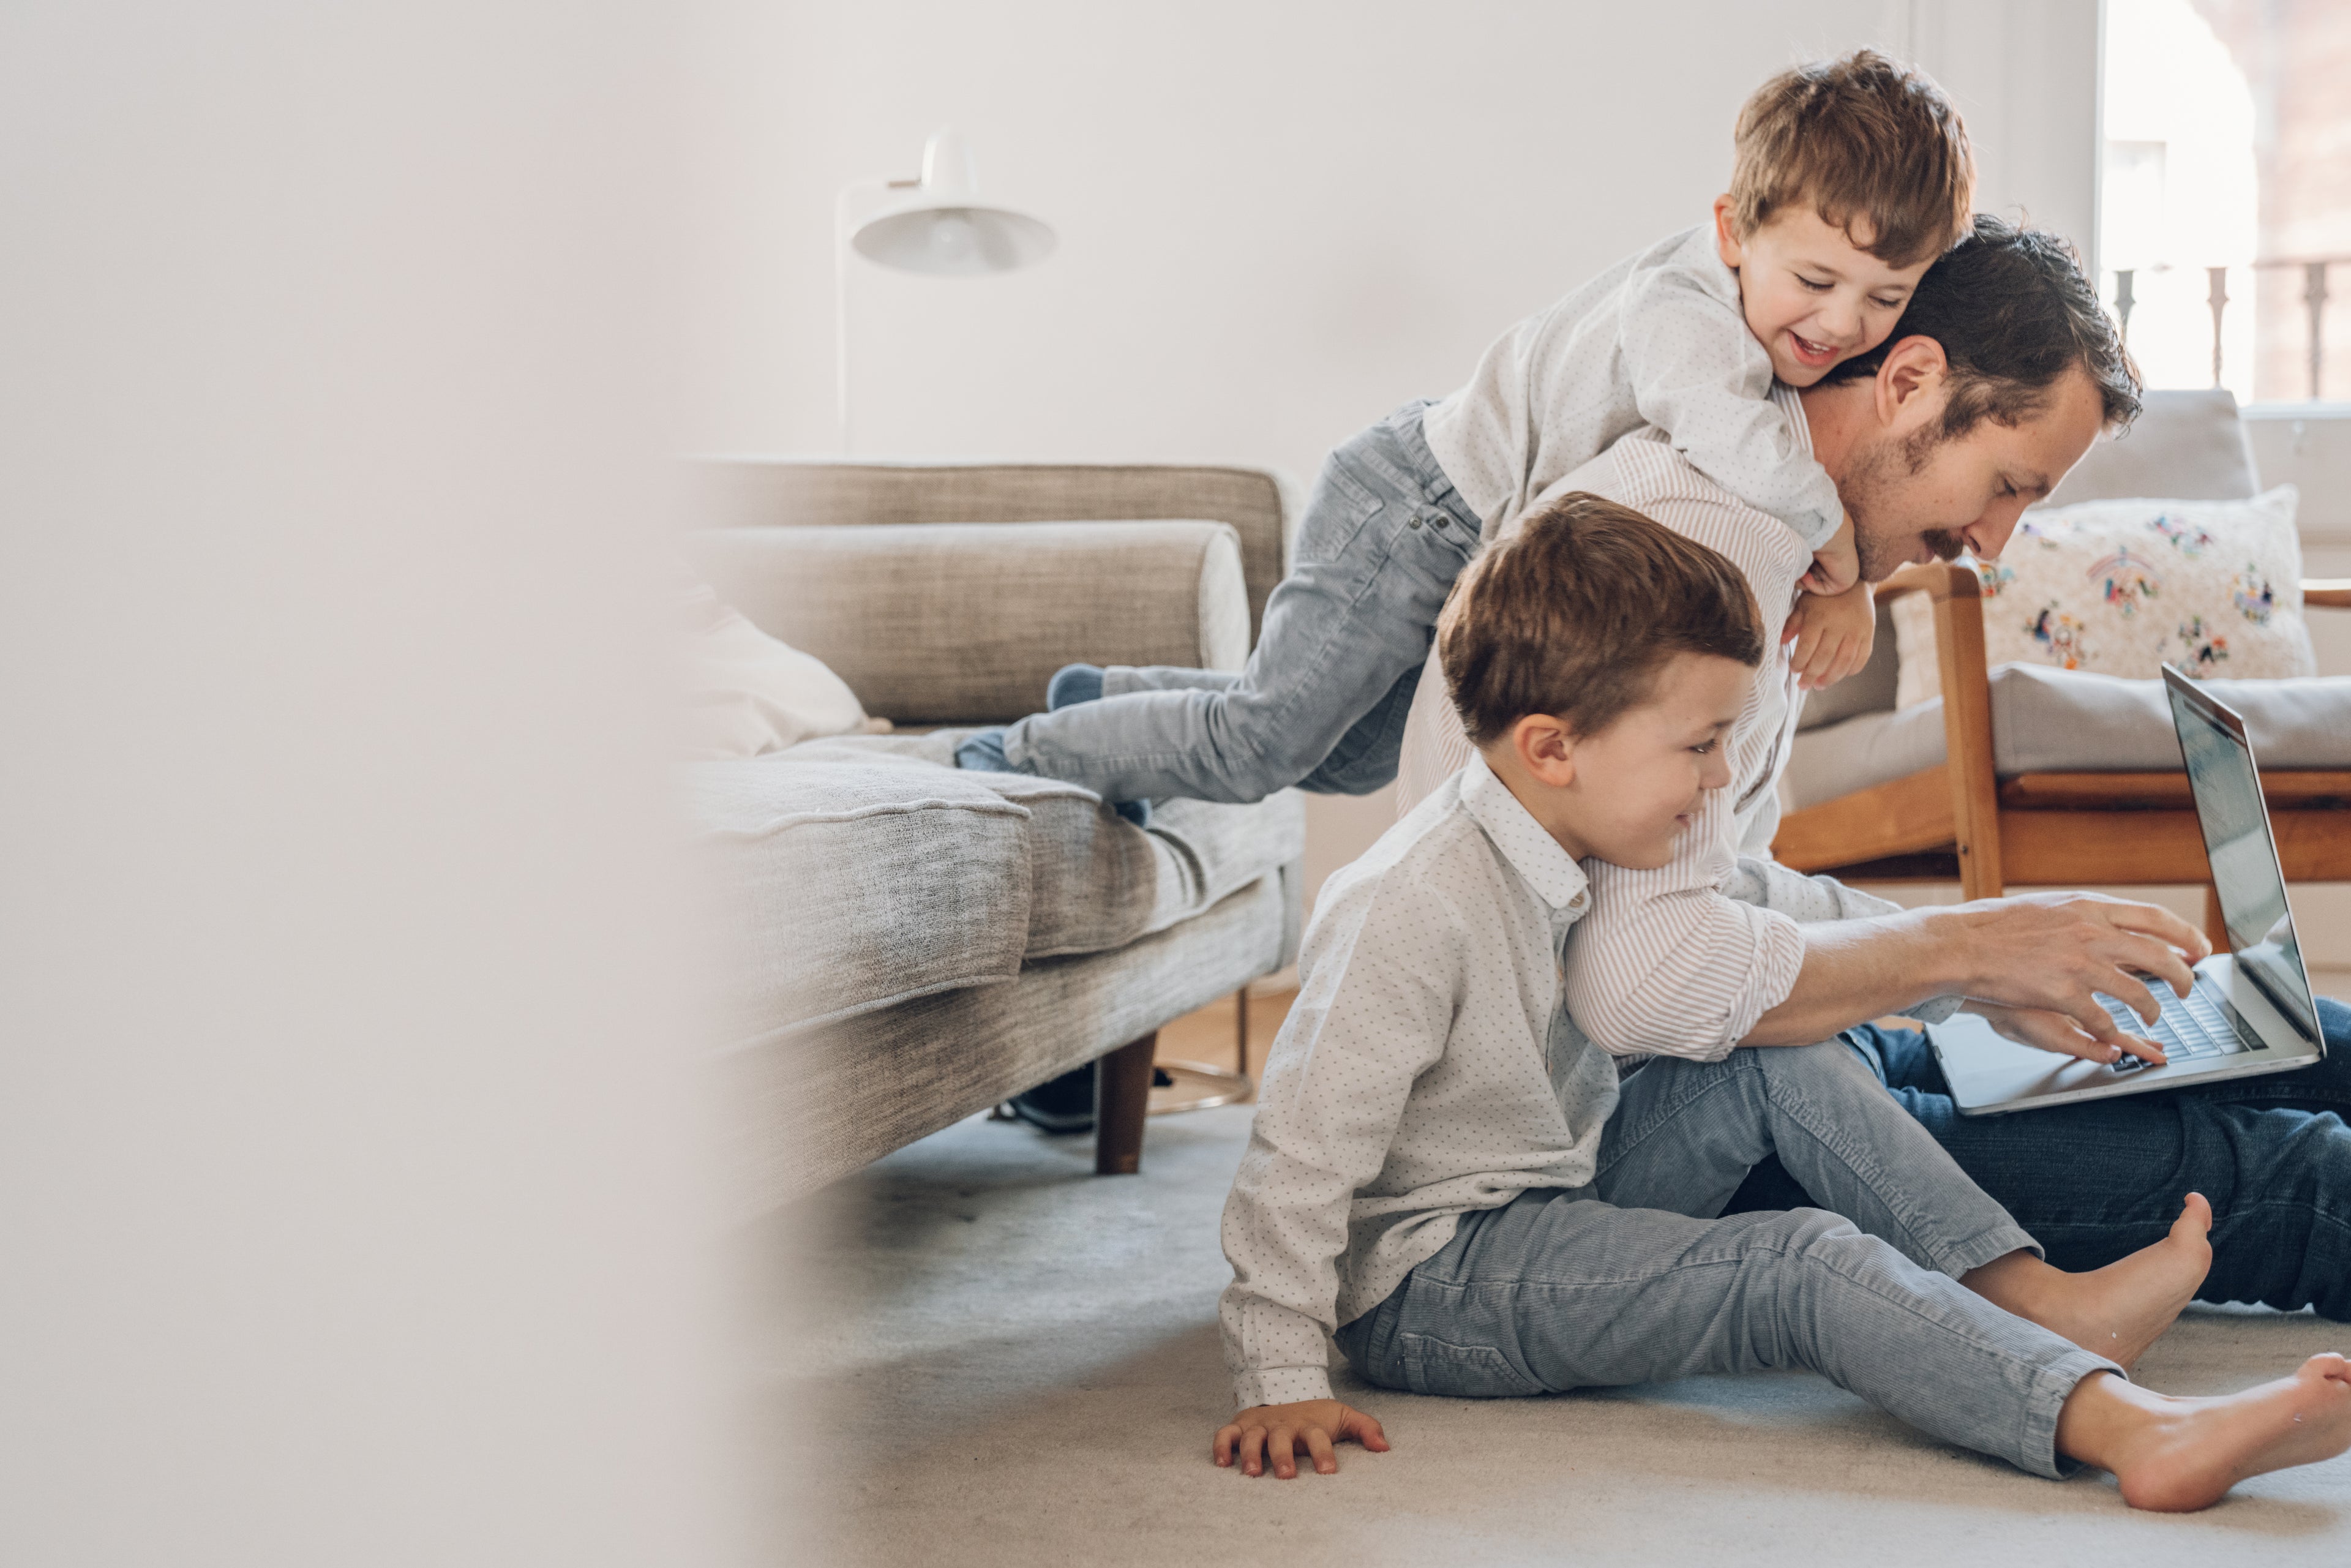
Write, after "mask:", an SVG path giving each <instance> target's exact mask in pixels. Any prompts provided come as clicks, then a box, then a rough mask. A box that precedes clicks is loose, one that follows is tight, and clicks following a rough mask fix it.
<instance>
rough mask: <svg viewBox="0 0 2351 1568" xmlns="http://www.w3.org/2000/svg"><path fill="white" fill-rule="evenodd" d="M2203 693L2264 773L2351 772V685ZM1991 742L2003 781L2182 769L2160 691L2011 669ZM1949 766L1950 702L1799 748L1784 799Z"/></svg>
mask: <svg viewBox="0 0 2351 1568" xmlns="http://www.w3.org/2000/svg"><path fill="white" fill-rule="evenodd" d="M2204 689H2205V690H2207V691H2209V692H2210V693H2211V694H2212V695H2214V696H2215V697H2217V698H2219V699H2220V701H2221V702H2223V703H2225V704H2227V705H2228V706H2230V707H2231V708H2234V709H2235V710H2236V711H2237V712H2238V713H2240V714H2242V715H2243V716H2244V719H2245V729H2246V732H2247V734H2248V735H2249V736H2251V737H2252V743H2253V755H2254V756H2255V757H2256V758H2259V759H2260V761H2261V765H2262V768H2264V769H2271V768H2351V676H2345V675H2321V676H2312V677H2309V678H2306V679H2302V680H2287V681H2207V682H2205V683H2204ZM1991 732H1992V766H1993V768H1994V770H1995V771H1996V772H1998V773H1999V774H2000V776H2001V777H2002V778H2012V777H2014V776H2015V775H2017V774H2019V773H2160V772H2171V771H2176V770H2177V769H2178V768H2179V741H2178V739H2177V738H2176V737H2174V735H2173V732H2172V727H2171V705H2170V703H2169V701H2168V699H2167V698H2166V697H2165V696H2164V695H2163V683H2162V682H2160V681H2127V680H2119V679H2116V678H2115V677H2114V676H2111V675H2097V674H2085V673H2083V672H2080V671H2070V670H2052V669H2045V668H2043V667H2042V666H2040V665H2037V664H2003V665H2001V667H2000V668H1998V669H1996V670H1994V671H1992V672H1991ZM1944 756H1945V748H1944V743H1943V701H1942V699H1941V698H1940V697H1937V698H1935V699H1934V700H1933V701H1931V702H1928V703H1922V704H1919V705H1918V706H1914V707H1907V708H1901V709H1898V710H1896V712H1893V713H1873V714H1864V715H1862V716H1859V717H1857V718H1850V719H1847V720H1845V721H1844V723H1842V724H1836V725H1830V726H1828V727H1824V728H1821V729H1815V730H1810V731H1807V732H1805V733H1804V734H1802V735H1800V736H1798V737H1796V740H1795V744H1794V745H1793V747H1792V748H1791V749H1790V752H1789V757H1788V768H1787V771H1786V773H1785V774H1783V775H1782V779H1781V789H1782V801H1783V803H1784V805H1785V809H1786V810H1792V811H1801V810H1805V809H1806V808H1808V807H1812V806H1817V805H1819V804H1821V803H1822V802H1823V801H1824V800H1834V799H1836V798H1837V797H1838V796H1840V795H1847V794H1851V793H1852V792H1854V791H1855V790H1857V789H1870V788H1872V787H1874V786H1876V785H1879V784H1886V783H1891V782H1892V781H1893V780H1895V779H1903V778H1907V777H1908V776H1909V775H1911V774H1913V773H1917V772H1920V771H1923V770H1924V769H1926V768H1934V767H1937V766H1939V765H1940V764H1941V763H1942V761H1943V759H1944Z"/></svg>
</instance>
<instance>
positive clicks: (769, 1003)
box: [689, 730, 1306, 1034]
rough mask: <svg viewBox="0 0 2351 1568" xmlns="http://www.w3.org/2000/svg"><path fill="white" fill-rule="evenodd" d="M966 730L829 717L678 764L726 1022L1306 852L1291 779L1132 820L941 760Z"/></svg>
mask: <svg viewBox="0 0 2351 1568" xmlns="http://www.w3.org/2000/svg"><path fill="white" fill-rule="evenodd" d="M969 733H970V732H969V731H968V730H935V731H932V732H930V733H928V734H922V735H883V736H843V737H836V738H832V739H828V740H813V741H808V742H804V743H803V744H801V745H799V746H796V747H791V748H789V750H786V751H781V752H777V753H774V754H771V755H769V756H767V757H762V758H753V759H750V760H747V761H734V762H713V763H702V764H697V765H695V767H694V768H691V769H690V770H689V779H690V780H691V783H692V804H693V809H694V815H695V826H696V828H697V830H698V831H699V835H700V840H701V843H702V847H703V849H704V851H705V854H706V855H707V856H709V857H711V858H712V859H713V860H715V862H716V863H715V864H714V865H713V866H712V867H711V869H712V871H713V873H714V874H715V876H716V880H717V881H718V882H719V883H720V884H721V886H722V888H723V889H724V893H723V895H722V896H723V897H724V898H725V900H726V907H725V909H724V911H723V913H722V919H723V921H724V923H725V925H726V929H727V930H728V931H729V932H730V935H731V936H732V939H733V940H734V941H735V942H736V943H737V946H739V948H740V952H739V954H738V955H737V959H736V961H735V962H734V963H733V964H731V965H730V966H729V968H730V969H732V970H737V971H740V972H742V973H744V974H746V975H747V976H748V977H749V979H748V980H747V982H746V984H745V987H744V989H743V994H742V995H741V996H740V997H739V998H737V1006H738V1009H739V1012H740V1017H739V1018H738V1019H737V1029H738V1032H740V1033H743V1034H758V1033H763V1032H768V1031H771V1030H777V1029H781V1028H791V1027H798V1026H800V1025H806V1024H814V1023H818V1022H821V1021H825V1020H827V1019H837V1018H842V1017H846V1016H849V1015H852V1014H854V1013H857V1012H861V1011H866V1010H870V1009H875V1008H882V1007H888V1006H891V1005H893V1004H894V1003H897V1002H901V1001H905V1000H908V999H911V998H915V997H919V996H925V995H928V994H930V993H932V992H935V991H941V990H947V989H953V988H956V987H960V986H972V985H985V984H988V983H992V982H994V981H998V980H1004V979H1008V978H1010V977H1012V976H1013V975H1015V974H1017V973H1018V972H1019V968H1020V966H1021V964H1022V963H1023V962H1024V961H1026V960H1035V959H1042V958H1050V957H1061V956H1070V955H1075V954H1084V953H1100V952H1107V951H1111V950H1113V949H1115V948H1119V947H1123V946H1127V945H1128V944H1130V943H1133V942H1135V941H1137V940H1139V939H1140V938H1142V937H1144V936H1149V935H1151V934H1153V933H1155V932H1158V931H1164V930H1165V929H1167V928H1168V927H1170V926H1172V925H1177V924H1179V923H1181V922H1182V921H1185V920H1186V919H1189V918H1190V917H1192V916H1193V915H1197V914H1199V913H1201V912H1202V911H1204V910H1206V909H1208V908H1210V907H1211V906H1213V905H1214V904H1217V902H1218V901H1219V900H1221V899H1223V898H1224V897H1226V896H1227V895H1228V894H1231V893H1232V892H1234V891H1235V890H1236V889H1238V888H1242V887H1246V886H1248V885H1249V883H1253V882H1256V881H1257V880H1259V878H1261V877H1263V876H1264V875H1266V874H1267V873H1270V872H1273V871H1277V870H1279V869H1280V868H1281V867H1282V866H1285V865H1287V864H1289V863H1290V862H1293V861H1295V860H1297V859H1298V858H1299V857H1300V856H1301V854H1303V853H1304V852H1305V838H1306V814H1305V805H1304V801H1303V800H1302V799H1301V797H1300V796H1299V795H1297V794H1296V792H1294V791H1288V792H1285V793H1283V794H1281V795H1278V796H1275V797H1274V798H1273V799H1272V800H1266V801H1261V802H1259V803H1258V804H1256V805H1252V806H1228V805H1215V804H1210V803H1208V802H1206V801H1199V800H1170V801H1166V802H1165V803H1164V804H1162V805H1161V806H1160V807H1159V809H1158V810H1156V811H1155V812H1154V813H1153V817H1152V824H1151V827H1150V830H1149V831H1140V830H1137V829H1135V828H1134V827H1133V826H1131V825H1130V824H1128V823H1127V822H1126V821H1124V820H1123V819H1122V818H1120V817H1119V816H1118V815H1117V813H1115V812H1114V811H1113V810H1110V808H1109V807H1107V806H1105V805H1104V804H1103V803H1102V798H1101V797H1100V796H1098V795H1096V794H1094V793H1093V792H1092V790H1089V789H1081V788H1079V787H1078V786H1077V785H1074V784H1065V783H1062V782H1061V781H1060V780H1058V779H1038V778H1032V777H1030V776H1029V775H1026V774H1013V773H972V772H965V771H961V770H959V769H957V768H954V767H952V766H950V765H949V764H950V761H951V759H952V758H953V756H954V752H955V746H956V742H957V741H958V740H959V739H961V738H962V737H964V736H966V735H967V734H969Z"/></svg>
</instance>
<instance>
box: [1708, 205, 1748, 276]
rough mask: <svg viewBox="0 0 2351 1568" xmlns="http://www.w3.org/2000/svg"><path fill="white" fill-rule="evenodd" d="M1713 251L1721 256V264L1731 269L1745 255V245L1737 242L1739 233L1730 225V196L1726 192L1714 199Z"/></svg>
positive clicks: (1734, 267)
mask: <svg viewBox="0 0 2351 1568" xmlns="http://www.w3.org/2000/svg"><path fill="white" fill-rule="evenodd" d="M1714 253H1715V255H1717V256H1720V257H1722V265H1723V266H1725V267H1731V268H1733V269H1736V268H1737V267H1738V266H1739V264H1740V262H1741V261H1743V260H1745V259H1746V256H1747V247H1746V246H1743V245H1740V243H1739V235H1737V233H1735V232H1734V231H1733V230H1732V228H1731V226H1730V197H1729V194H1728V193H1726V194H1723V195H1719V196H1717V197H1715V199H1714Z"/></svg>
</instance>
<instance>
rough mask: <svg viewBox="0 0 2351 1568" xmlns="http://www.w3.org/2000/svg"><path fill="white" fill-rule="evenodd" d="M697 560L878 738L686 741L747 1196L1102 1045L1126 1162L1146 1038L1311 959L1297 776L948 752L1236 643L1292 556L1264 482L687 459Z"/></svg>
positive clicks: (750, 1201) (731, 1169)
mask: <svg viewBox="0 0 2351 1568" xmlns="http://www.w3.org/2000/svg"><path fill="white" fill-rule="evenodd" d="M695 482H696V486H697V491H698V494H697V497H696V507H695V520H696V523H697V525H698V526H697V527H696V528H694V529H693V530H692V531H691V532H689V533H687V534H685V535H684V537H683V538H682V540H681V543H682V548H683V551H684V555H685V557H686V559H687V562H688V564H689V565H690V566H691V567H692V568H693V569H694V570H695V571H696V572H697V574H698V575H700V576H701V577H702V578H703V579H704V580H706V581H708V582H709V583H710V584H712V585H713V586H714V587H715V588H716V590H717V591H718V593H719V595H720V596H721V597H722V598H723V599H725V600H726V601H728V602H730V603H732V604H733V605H734V606H735V607H736V608H737V609H738V610H740V611H741V612H743V613H744V614H745V615H746V616H747V618H748V619H749V620H750V621H751V622H753V623H754V624H755V625H757V626H758V627H759V628H760V629H761V630H762V631H764V632H768V633H769V634H770V635H772V636H775V637H778V638H780V639H781V640H783V641H784V642H786V643H789V644H791V645H792V646H793V647H795V648H799V649H801V650H803V651H805V652H807V653H813V654H815V655H816V656H817V657H819V658H820V659H821V660H823V661H824V663H825V664H828V665H830V666H831V668H832V669H833V670H834V671H835V672H836V673H837V674H840V675H841V677H842V678H843V679H844V680H845V681H847V682H848V684H849V685H850V686H851V688H852V690H854V691H855V692H856V694H857V695H858V697H859V698H860V700H861V701H862V703H863V705H864V706H865V709H866V711H867V712H868V713H869V714H871V715H873V716H876V717H878V718H886V719H888V720H889V721H891V724H892V729H891V732H890V733H887V734H862V735H848V736H841V737H830V738H825V739H817V740H808V741H803V742H801V743H800V744H799V745H796V746H791V747H786V748H784V749H782V750H779V751H775V752H770V753H768V754H767V755H763V756H758V757H751V758H735V759H729V760H723V761H704V762H696V763H693V764H689V765H687V769H686V772H687V777H686V781H685V796H686V800H687V802H688V805H689V809H690V812H691V816H690V826H691V833H692V840H693V846H694V855H695V861H696V862H697V865H698V867H699V869H700V871H701V873H703V874H702V876H701V877H700V879H699V882H700V885H701V886H702V887H703V888H705V890H706V892H707V895H708V897H709V898H710V899H711V900H712V901H713V902H714V907H713V909H712V912H711V913H712V915H714V918H715V929H716V932H717V934H718V935H717V940H716V944H715V959H714V962H713V963H712V966H711V975H712V979H711V984H712V987H713V988H714V989H715V990H716V992H717V993H718V997H717V1002H718V1006H719V1008H720V1012H721V1018H722V1020H723V1023H722V1040H723V1044H722V1047H721V1049H720V1051H719V1052H718V1060H717V1061H716V1072H717V1079H718V1088H719V1097H718V1105H719V1115H720V1117H721V1118H722V1126H721V1134H722V1149H723V1152H724V1159H725V1162H726V1180H727V1182H728V1183H729V1186H730V1188H731V1190H732V1192H733V1193H734V1194H735V1195H736V1197H737V1202H738V1203H739V1205H740V1207H742V1208H743V1209H744V1210H745V1211H746V1212H756V1211H758V1210H759V1209H762V1208H766V1207H772V1206H774V1205H777V1204H779V1203H782V1202H786V1201H789V1199H791V1198H793V1197H796V1196H798V1195H799V1194H802V1193H805V1192H807V1191H809V1190H810V1189H811V1188H814V1187H816V1186H821V1185H822V1184H824V1183H826V1182H828V1181H831V1180H832V1179H833V1178H835V1177H837V1176H841V1175H843V1174H845V1173H847V1172H849V1171H851V1170H853V1169H855V1168H857V1167H858V1166H862V1165H863V1164H865V1163H866V1162H868V1161H870V1160H872V1159H874V1158H876V1157H878V1156H880V1155H884V1154H887V1153H889V1152H890V1151H891V1150H893V1149H895V1148H898V1147H900V1146H902V1145H905V1144H908V1143H911V1142H913V1141H914V1139H917V1138H920V1137H923V1136H925V1134H930V1133H933V1132H935V1131H937V1130H939V1129H940V1128H943V1127H946V1126H947V1125H949V1124H952V1123H954V1122H956V1121H958V1120H960V1119H962V1118H964V1117H966V1116H969V1115H971V1114H973V1113H977V1112H981V1111H985V1110H987V1109H988V1108H990V1107H992V1106H994V1105H996V1104H998V1103H999V1102H1002V1101H1004V1100H1006V1099H1007V1098H1008V1097H1010V1096H1012V1095H1014V1094H1016V1093H1019V1092H1022V1091H1024V1090H1026V1089H1029V1088H1030V1087H1033V1086H1035V1085H1037V1084H1039V1083H1041V1082H1045V1081H1047V1080H1049V1079H1051V1078H1055V1077H1057V1076H1059V1075H1061V1074H1062V1073H1064V1072H1067V1071H1071V1069H1073V1068H1078V1067H1081V1066H1083V1065H1084V1064H1086V1063H1087V1062H1089V1061H1101V1062H1102V1068H1101V1069H1100V1070H1099V1071H1097V1074H1096V1077H1097V1081H1098V1085H1099V1088H1098V1094H1099V1098H1098V1105H1097V1126H1096V1169H1097V1170H1100V1171H1102V1172H1105V1173H1116V1172H1122V1171H1131V1170H1134V1169H1135V1168H1137V1166H1138V1162H1139V1159H1140V1151H1141V1144H1142V1128H1143V1117H1144V1100H1145V1096H1146V1094H1147V1092H1148V1086H1149V1082H1150V1075H1151V1068H1150V1061H1151V1051H1152V1044H1153V1037H1154V1034H1155V1031H1156V1030H1158V1029H1159V1028H1160V1026H1162V1025H1163V1024H1165V1023H1167V1022H1169V1021H1170V1020H1172V1019H1175V1018H1177V1017H1179V1016H1181V1015H1183V1014H1185V1013H1187V1012H1190V1011H1192V1010H1193V1009H1196V1008H1199V1007H1201V1006H1202V1005H1204V1004H1206V1003H1207V1002H1209V1001H1212V1000H1214V999H1215V998H1218V997H1220V996H1224V995H1227V994H1228V993H1231V992H1233V991H1236V990H1238V989H1240V988H1244V987H1246V986H1247V985H1248V984H1249V982H1250V981H1251V980H1253V979H1257V978H1259V977H1262V976H1265V975H1268V974H1271V973H1273V972H1274V971H1276V970H1278V969H1280V968H1282V967H1285V966H1286V965H1288V964H1289V963H1290V961H1291V960H1292V958H1293V957H1294V956H1295V954H1296V950H1297V945H1298V937H1299V928H1300V925H1301V881H1300V862H1301V855H1302V853H1303V849H1304V833H1305V819H1304V811H1303V807H1302V802H1301V800H1300V799H1299V797H1298V796H1297V795H1296V794H1295V793H1294V792H1285V793H1283V794H1281V795H1279V796H1276V797H1275V798H1273V799H1271V800H1266V801H1262V802H1259V803H1258V804H1255V805H1248V806H1233V805H1216V804H1209V803H1206V802H1200V801H1191V800H1174V801H1166V802H1162V803H1161V804H1160V805H1159V806H1158V808H1157V809H1156V810H1155V811H1154V812H1153V813H1152V816H1151V821H1150V825H1149V827H1148V828H1147V829H1141V828H1137V827H1134V826H1133V825H1131V824H1130V823H1129V822H1127V821H1125V820H1123V819H1122V818H1121V817H1120V816H1118V815H1117V813H1116V812H1114V811H1113V810H1112V809H1111V808H1110V807H1109V806H1108V805H1107V804H1105V803H1104V802H1103V801H1102V800H1101V799H1100V798H1099V797H1097V796H1096V795H1094V794H1093V793H1092V791H1089V790H1086V789H1080V788H1078V787H1076V786H1074V785H1070V784H1064V783H1061V782H1058V781H1055V780H1050V779H1034V778H1029V777H1026V776H1021V775H1013V774H998V773H986V772H971V771H964V770H958V769H957V768H956V767H955V766H954V750H955V746H956V742H957V741H958V740H959V739H961V738H962V737H964V736H966V735H967V734H969V733H970V731H971V729H972V728H973V727H977V726H981V725H987V724H995V723H1002V722H1005V721H1008V720H1010V719H1014V718H1017V717H1019V716H1022V715H1024V714H1027V713H1029V712H1032V711H1034V710H1035V709H1036V708H1038V707H1040V706H1042V702H1043V695H1044V691H1045V684H1046V681H1047V679H1048V678H1049V677H1050V674H1052V672H1053V671H1054V670H1055V669H1056V668H1058V667H1059V666H1060V665H1061V664H1065V663H1069V662H1071V661H1072V660H1081V659H1082V660H1087V661H1090V662H1093V663H1098V664H1180V665H1190V666H1196V667H1202V668H1209V669H1237V668H1238V667H1239V666H1240V664H1242V662H1243V661H1244V660H1245V659H1246V657H1247V655H1248V651H1249V645H1250V641H1251V639H1252V637H1253V636H1254V634H1255V631H1256V626H1257V623H1258V621H1259V617H1260V616H1261V615H1262V613H1263V610H1264V604H1265V597H1266V595H1267V593H1269V592H1270V591H1271V589H1272V587H1273V584H1274V583H1275V582H1276V581H1277V580H1279V579H1280V573H1281V571H1282V569H1283V562H1284V557H1285V551H1286V548H1287V541H1288V531H1289V528H1290V519H1291V516H1292V508H1291V507H1290V504H1289V499H1288V496H1287V492H1286V490H1285V487H1284V486H1283V485H1282V483H1281V482H1280V480H1279V479H1278V478H1277V477H1276V476H1272V475H1270V474H1266V473H1263V472H1259V471H1255V470H1249V469H1240V468H1216V467H1185V466H1169V465H1067V464H1064V465H1012V464H914V463H879V462H847V461H794V460H744V461H726V462H711V463H705V464H702V465H697V466H696V472H695Z"/></svg>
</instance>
